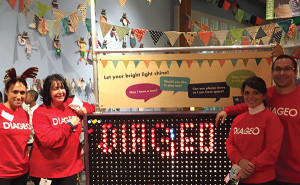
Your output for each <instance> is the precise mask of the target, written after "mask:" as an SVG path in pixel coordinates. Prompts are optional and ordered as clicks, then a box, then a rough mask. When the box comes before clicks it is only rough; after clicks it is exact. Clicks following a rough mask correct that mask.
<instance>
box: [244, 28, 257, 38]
mask: <svg viewBox="0 0 300 185" xmlns="http://www.w3.org/2000/svg"><path fill="white" fill-rule="evenodd" d="M259 28H260V27H259V26H251V27H247V28H246V30H247V31H248V33H249V34H250V36H251V37H252V39H255V37H256V34H257V32H258V29H259Z"/></svg>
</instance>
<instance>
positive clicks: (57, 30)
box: [54, 21, 60, 35]
mask: <svg viewBox="0 0 300 185" xmlns="http://www.w3.org/2000/svg"><path fill="white" fill-rule="evenodd" d="M59 28H60V21H54V29H55V35H59Z"/></svg>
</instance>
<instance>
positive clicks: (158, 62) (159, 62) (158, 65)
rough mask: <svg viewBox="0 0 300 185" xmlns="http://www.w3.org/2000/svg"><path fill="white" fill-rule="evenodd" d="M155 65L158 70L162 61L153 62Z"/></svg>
mask: <svg viewBox="0 0 300 185" xmlns="http://www.w3.org/2000/svg"><path fill="white" fill-rule="evenodd" d="M155 63H156V65H157V67H158V69H159V68H160V66H161V63H162V61H161V60H157V61H155Z"/></svg>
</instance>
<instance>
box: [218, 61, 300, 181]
mask: <svg viewBox="0 0 300 185" xmlns="http://www.w3.org/2000/svg"><path fill="white" fill-rule="evenodd" d="M297 73H298V70H297V62H296V60H295V59H294V58H292V57H291V56H289V55H280V56H278V57H277V58H276V60H275V61H274V62H273V64H272V77H273V79H274V82H275V84H276V86H273V87H270V88H268V91H267V97H266V102H267V108H268V109H270V110H271V111H272V112H274V113H275V114H277V115H278V116H279V118H280V120H281V122H282V123H283V125H284V136H283V140H282V145H281V151H280V154H279V157H278V161H277V163H276V172H277V178H276V181H277V182H278V184H279V185H296V184H300V157H299V156H300V147H299V142H300V135H299V133H300V116H299V114H300V112H299V111H300V103H299V102H300V86H299V85H296V84H295V78H296V75H297ZM247 110H248V107H247V105H246V104H245V103H242V104H238V105H236V106H227V107H226V108H225V109H224V110H223V111H221V112H220V113H219V114H217V116H216V124H217V123H218V121H219V120H220V119H221V123H224V120H225V118H226V116H227V115H228V114H230V115H233V114H240V113H242V112H245V111H247ZM298 112H299V114H298Z"/></svg>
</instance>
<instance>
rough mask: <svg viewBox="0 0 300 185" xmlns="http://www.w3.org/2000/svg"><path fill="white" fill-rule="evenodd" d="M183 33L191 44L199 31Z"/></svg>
mask: <svg viewBox="0 0 300 185" xmlns="http://www.w3.org/2000/svg"><path fill="white" fill-rule="evenodd" d="M183 35H184V37H185V39H186V41H187V43H188V44H189V45H191V44H192V43H193V42H194V40H195V38H196V36H197V32H185V33H183Z"/></svg>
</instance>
